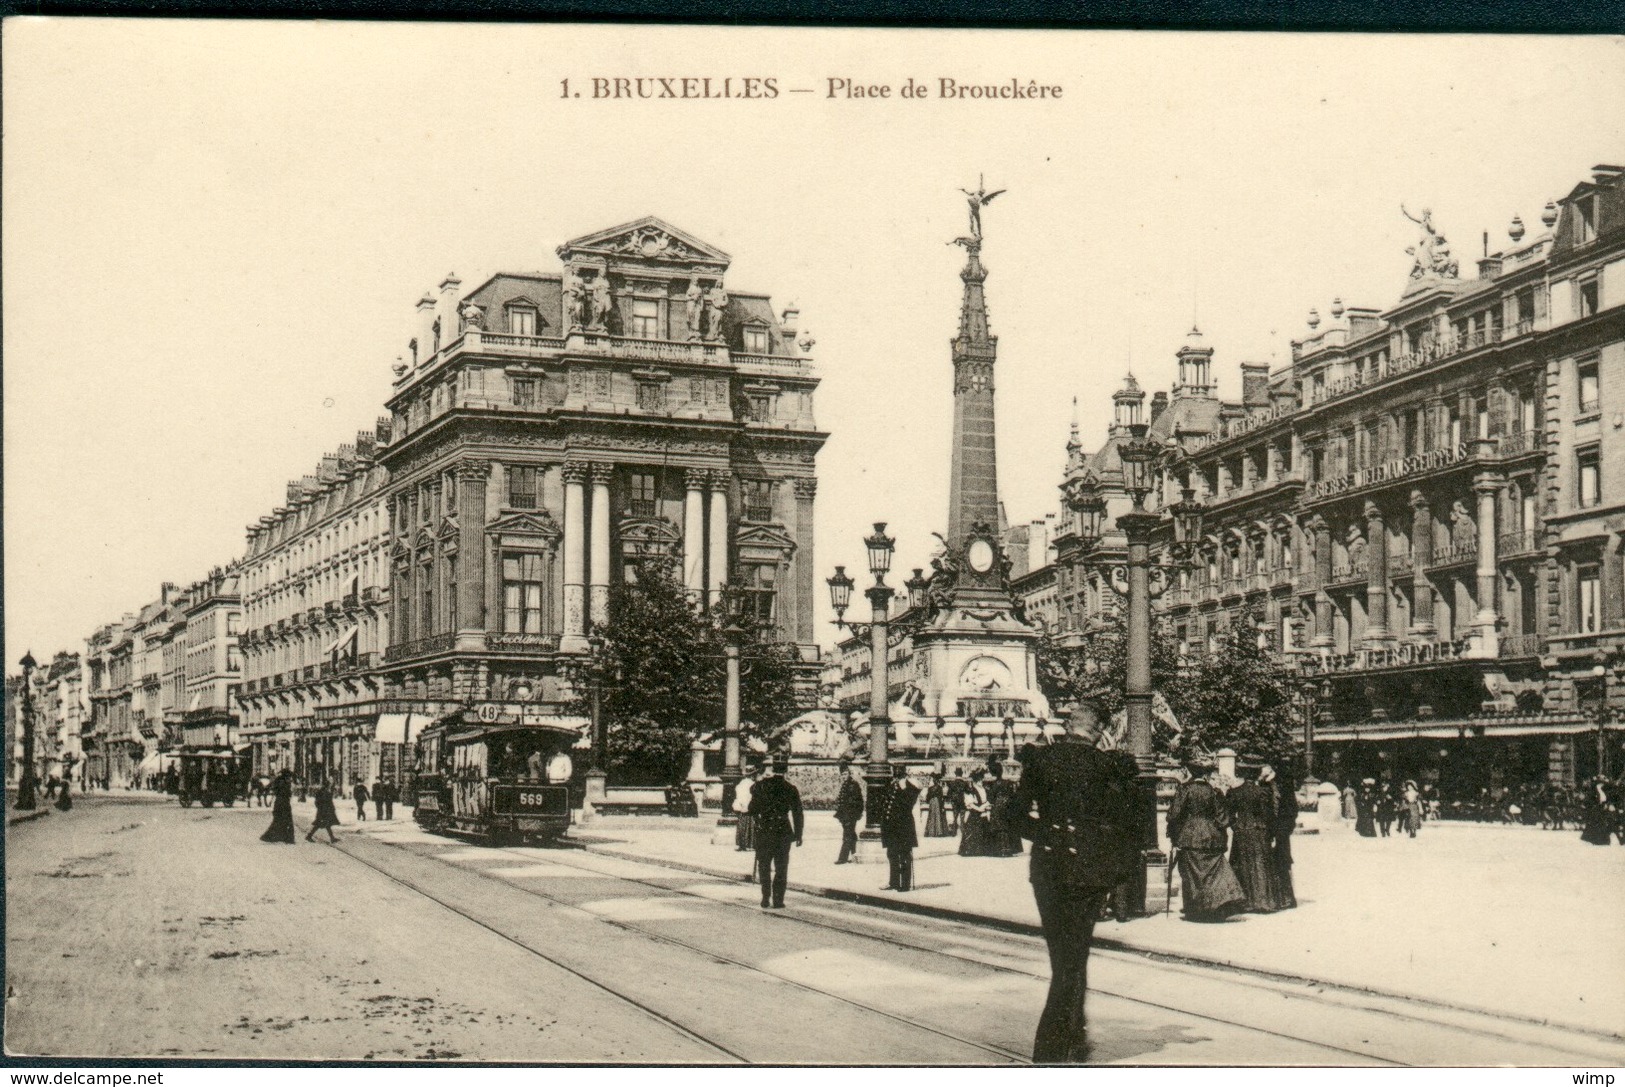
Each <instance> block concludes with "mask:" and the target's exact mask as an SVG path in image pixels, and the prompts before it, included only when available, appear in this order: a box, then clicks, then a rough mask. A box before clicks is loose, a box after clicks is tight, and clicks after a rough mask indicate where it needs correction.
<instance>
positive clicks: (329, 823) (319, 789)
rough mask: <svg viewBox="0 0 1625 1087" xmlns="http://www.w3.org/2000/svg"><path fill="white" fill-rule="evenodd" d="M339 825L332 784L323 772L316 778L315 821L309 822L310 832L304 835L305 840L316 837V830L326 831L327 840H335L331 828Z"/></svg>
mask: <svg viewBox="0 0 1625 1087" xmlns="http://www.w3.org/2000/svg"><path fill="white" fill-rule="evenodd" d="M338 825H339V810H338V809H337V808H336V807H334V806H333V786H332V785H331V784H329V783H328V780H327V775H326V774H323V775H322V776H321V777H319V778H317V779H316V821H315V822H314V823H312V824H310V833H309V834H307V835H305V841H307V842H308V841H311V840H313V839H314V838H315V837H316V832H317V831H318V830H325V831H327V840H328V841H330V842H337V841H338V840H339V839H338V836H337V835H336V834H334V833H333V828H334V827H336V826H338Z"/></svg>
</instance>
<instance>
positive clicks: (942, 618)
mask: <svg viewBox="0 0 1625 1087" xmlns="http://www.w3.org/2000/svg"><path fill="white" fill-rule="evenodd" d="M962 191H963V192H964V193H965V196H966V198H967V199H968V201H969V204H970V233H969V234H968V235H967V236H965V237H961V238H956V239H954V243H953V244H956V245H959V246H963V247H964V249H965V267H964V269H963V270H962V271H961V272H960V273H959V278H960V279H961V280H963V281H964V284H965V287H964V296H963V299H962V301H961V303H960V309H959V335H957V336H955V337H954V339H953V343H952V351H953V366H954V437H953V454H952V465H951V468H950V477H949V485H948V531H947V534H946V535H945V536H943V537H942V541H943V548H942V552H941V554H939V555H938V556H937V557H936V558H935V559H934V560H932V565H933V568H934V569H933V573H932V577H931V583H930V588H929V591H928V595H927V600H926V604H927V608H928V615H927V618H926V619H925V620H924V622H923V625H921V626H920V627H919V628H918V629H917V630H916V632H915V634H914V639H913V640H914V662H915V677H914V683H915V686H916V687H917V688H918V690H919V692H920V700H919V702H918V703H917V704H918V705H919V708H920V711H921V713H922V715H923V716H925V717H927V718H937V717H940V718H942V719H944V720H945V721H952V722H955V723H956V724H958V723H964V724H967V725H970V726H972V727H973V728H974V729H975V731H976V733H977V734H978V735H983V734H986V735H990V736H992V735H999V734H1002V733H1003V732H1004V730H1005V727H1006V723H1007V722H1013V723H1014V726H1015V731H1016V734H1017V735H1018V736H1019V735H1028V734H1031V733H1033V732H1035V731H1036V730H1037V728H1038V722H1039V721H1041V720H1045V719H1047V718H1048V717H1049V712H1050V711H1049V704H1048V702H1047V701H1045V699H1044V696H1043V694H1042V693H1040V691H1039V690H1038V658H1037V654H1036V652H1035V650H1036V646H1037V642H1038V639H1039V633H1038V631H1037V630H1035V629H1034V628H1033V627H1032V626H1030V625H1028V623H1027V622H1026V621H1025V619H1024V618H1023V617H1022V615H1021V613H1020V611H1019V609H1018V608H1017V607H1016V603H1015V599H1014V597H1013V596H1012V595H1011V592H1010V560H1009V559H1008V557H1007V556H1006V555H1005V551H1004V547H1003V544H1002V543H1001V541H1000V532H999V529H1000V524H999V521H1000V518H999V480H998V454H997V443H996V433H995V424H994V408H993V388H994V386H993V372H994V364H995V363H996V361H997V357H998V347H999V340H998V337H997V336H994V335H993V334H992V332H991V331H990V329H989V326H988V319H987V298H986V296H985V294H984V291H983V284H984V283H985V282H986V281H987V267H986V266H985V265H983V264H982V209H983V208H984V207H986V206H987V205H988V204H989V203H990V202H991V201H992V200H993V198H994V197H995V196H998V195H999V193H1000V192H1003V191H1004V190H1002V189H1001V190H998V191H996V192H992V193H989V192H987V191H986V186H985V184H984V185H980V186H979V187H978V188H977V190H976V191H975V192H971V191H970V190H968V189H967V190H962Z"/></svg>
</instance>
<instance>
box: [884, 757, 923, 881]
mask: <svg viewBox="0 0 1625 1087" xmlns="http://www.w3.org/2000/svg"><path fill="white" fill-rule="evenodd" d="M919 798H920V787H919V786H918V785H916V784H914V783H913V782H912V781H910V780H909V779H908V768H907V767H905V766H901V765H899V766H894V767H892V783H891V786H890V787H889V788H888V789H887V790H886V796H885V798H884V799H883V800H882V801H881V803H882V804H883V805H884V806H883V807H882V808H881V811H880V844H881V845H883V846H885V847H886V860H887V861H889V862H890V863H891V879H890V880H889V881H888V882H887V883H886V890H888V891H908V890H912V889H913V887H914V847H915V846H917V845H919V844H920V840H919V837H918V836H917V835H916V834H915V832H914V802H915V801H917V800H918V799H919Z"/></svg>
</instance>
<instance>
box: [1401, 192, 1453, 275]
mask: <svg viewBox="0 0 1625 1087" xmlns="http://www.w3.org/2000/svg"><path fill="white" fill-rule="evenodd" d="M1399 210H1400V211H1401V212H1402V213H1403V214H1404V216H1405V218H1407V219H1409V220H1410V221H1411V222H1413V223H1415V224H1416V225H1417V226H1419V227H1421V228H1422V229H1423V230H1424V231H1425V232H1426V233H1424V234H1423V235H1422V237H1421V238H1419V239H1417V242H1416V244H1415V245H1413V246H1410V247H1408V248H1407V249H1406V250H1405V252H1406V253H1409V254H1410V255H1411V256H1412V257H1413V258H1414V260H1413V263H1412V264H1411V278H1412V279H1424V278H1426V277H1428V276H1438V277H1440V278H1443V279H1455V278H1456V277H1457V275H1458V274H1459V268H1458V266H1457V264H1456V259H1455V258H1454V257H1452V256H1451V255H1450V242H1449V241H1447V240H1446V239H1445V236H1444V235H1443V234H1440V233H1439V232H1438V231H1437V230H1435V229H1434V228H1433V209H1432V208H1423V209H1422V217H1421V218H1417V217H1416V216H1414V215H1412V214H1411V213H1410V212H1408V211H1406V210H1405V205H1404V204H1401V205H1399Z"/></svg>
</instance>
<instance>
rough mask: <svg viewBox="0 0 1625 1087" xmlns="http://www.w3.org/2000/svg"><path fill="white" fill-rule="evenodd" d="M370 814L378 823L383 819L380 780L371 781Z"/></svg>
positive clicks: (382, 790) (381, 785) (382, 788)
mask: <svg viewBox="0 0 1625 1087" xmlns="http://www.w3.org/2000/svg"><path fill="white" fill-rule="evenodd" d="M372 814H373V818H374V819H376V820H378V821H379V822H383V819H384V782H383V779H381V778H374V779H373V781H372Z"/></svg>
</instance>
